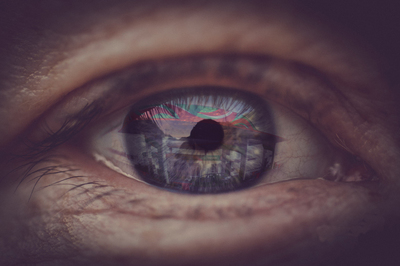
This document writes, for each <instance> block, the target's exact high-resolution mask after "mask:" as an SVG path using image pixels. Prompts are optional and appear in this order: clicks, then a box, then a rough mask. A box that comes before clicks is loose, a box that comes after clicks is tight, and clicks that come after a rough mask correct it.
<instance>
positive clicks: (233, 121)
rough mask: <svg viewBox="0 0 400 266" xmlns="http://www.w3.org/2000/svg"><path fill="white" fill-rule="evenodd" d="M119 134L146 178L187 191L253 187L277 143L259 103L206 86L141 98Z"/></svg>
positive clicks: (265, 107) (264, 108) (244, 95)
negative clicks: (123, 136) (122, 134)
mask: <svg viewBox="0 0 400 266" xmlns="http://www.w3.org/2000/svg"><path fill="white" fill-rule="evenodd" d="M121 132H122V133H125V134H124V135H125V146H126V150H127V151H128V158H129V159H130V161H131V163H132V166H133V167H134V168H135V170H136V172H137V173H138V175H139V176H140V177H141V178H142V179H143V180H144V181H145V182H147V183H150V184H153V185H155V186H158V187H162V188H166V189H171V190H174V191H181V192H189V193H220V192H228V191H234V190H238V189H242V188H246V187H249V186H253V185H255V184H256V183H257V182H258V181H259V180H260V178H261V176H262V175H263V173H264V172H265V171H267V170H268V169H270V168H271V166H272V161H273V156H274V149H275V144H276V142H277V141H278V138H277V137H276V136H275V135H274V123H273V121H272V117H271V113H270V110H269V108H268V105H267V104H266V103H265V102H264V101H262V100H260V99H259V98H257V97H256V96H254V95H251V94H248V93H244V92H240V91H237V90H234V89H229V88H223V87H211V86H210V87H208V86H203V87H191V88H180V89H176V90H173V91H170V92H168V93H161V94H158V95H156V96H152V97H150V98H147V99H144V100H141V101H140V103H137V104H134V105H133V106H132V107H131V108H130V111H129V113H128V114H127V115H126V117H125V119H124V123H123V126H122V129H121Z"/></svg>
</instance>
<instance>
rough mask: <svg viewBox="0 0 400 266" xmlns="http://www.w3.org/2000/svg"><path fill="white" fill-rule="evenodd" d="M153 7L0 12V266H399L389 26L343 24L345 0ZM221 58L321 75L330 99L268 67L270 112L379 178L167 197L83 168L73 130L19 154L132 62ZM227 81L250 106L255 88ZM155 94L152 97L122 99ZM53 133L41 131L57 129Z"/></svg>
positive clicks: (59, 5) (42, 4) (122, 4)
mask: <svg viewBox="0 0 400 266" xmlns="http://www.w3.org/2000/svg"><path fill="white" fill-rule="evenodd" d="M165 2H166V1H143V2H142V1H93V2H92V1H86V2H84V3H83V1H76V3H75V1H72V2H71V1H39V2H38V1H23V2H22V3H17V2H13V4H11V3H10V4H4V3H3V4H2V5H6V7H4V8H0V10H1V11H0V12H2V13H4V14H2V16H0V17H3V19H2V23H0V27H1V30H0V32H2V33H1V35H0V39H1V40H2V41H1V50H0V53H1V58H2V60H1V63H0V64H1V65H0V75H1V89H0V94H1V96H0V101H1V103H0V118H1V121H2V125H3V126H2V127H0V156H1V163H0V167H1V168H0V170H1V172H0V173H1V174H0V177H1V201H0V202H1V203H0V217H1V220H0V236H1V237H0V250H2V252H1V254H0V264H1V265H350V264H351V265H358V263H362V264H360V265H377V264H378V262H379V263H383V264H384V265H397V263H399V258H398V256H396V251H395V250H396V248H395V247H396V245H397V247H398V246H399V245H400V242H399V240H398V239H400V238H399V237H400V233H399V232H400V230H399V227H400V226H399V225H400V219H399V217H400V216H399V212H398V210H397V209H398V208H397V206H398V204H399V203H400V199H399V196H398V194H400V193H398V192H399V190H400V182H399V178H398V176H399V175H398V174H399V172H400V170H399V167H400V166H399V164H398V163H397V162H398V158H399V149H400V145H399V137H398V129H399V122H398V121H399V113H400V112H399V109H398V107H397V106H396V102H398V99H399V98H400V97H399V96H400V94H399V92H398V85H397V84H399V83H398V79H396V77H397V73H396V69H398V67H397V65H396V63H397V62H398V61H396V60H397V59H398V57H397V56H396V55H395V54H393V53H389V51H395V49H393V50H391V48H393V47H396V46H395V45H394V44H387V42H389V41H393V42H394V43H396V41H395V40H391V39H389V37H388V36H387V35H389V36H394V35H391V34H392V32H390V31H389V29H391V28H390V25H389V26H388V28H387V32H388V34H387V35H384V34H382V31H383V30H376V29H375V28H374V27H378V28H379V27H383V26H382V25H386V24H384V23H385V21H384V22H382V21H381V20H379V19H384V17H379V16H378V20H377V21H376V23H365V27H366V28H367V29H368V27H370V28H371V30H367V29H365V28H363V27H360V26H359V25H364V24H362V23H361V22H362V21H364V20H367V19H366V18H363V14H362V12H361V13H357V10H358V9H356V8H355V9H354V12H355V13H354V14H355V15H354V16H346V15H343V14H344V13H343V12H345V10H348V11H346V12H350V14H352V13H351V10H352V9H351V8H352V7H353V5H352V4H351V3H352V2H350V4H349V5H348V6H346V5H344V4H340V2H339V3H337V5H338V6H339V7H340V8H338V9H337V10H336V9H335V8H334V7H335V5H334V4H330V8H326V7H324V6H323V5H321V4H319V5H316V4H315V6H314V5H311V4H310V5H308V4H309V3H308V2H303V4H300V3H294V2H293V3H291V2H287V3H282V2H281V1H280V2H279V1H276V2H274V1H266V2H261V1H201V2H198V1H196V2H193V3H192V2H189V3H186V2H183V1H169V2H168V3H165ZM354 3H357V2H355V1H354ZM341 5H342V6H341ZM356 5H357V4H354V6H356ZM373 7H374V6H373ZM373 7H371V8H370V9H368V8H366V10H367V13H368V12H372V11H370V10H374V9H373ZM346 8H347V9H346ZM342 9H343V10H342ZM338 10H340V11H338ZM377 10H381V11H382V10H383V11H385V10H386V9H377ZM387 11H389V9H388V10H387ZM342 15H343V16H342ZM346 17H351V18H348V19H346ZM389 18H390V16H389ZM371 19H373V18H371V17H369V18H368V21H370V20H371ZM333 21H336V22H337V23H338V24H335V23H334V22H333ZM387 21H389V22H392V21H391V20H390V19H387ZM380 23H381V24H380ZM344 25H346V27H345V26H344ZM347 26H348V27H347ZM358 27H359V28H361V29H362V30H358V29H359V28H358ZM353 32H356V33H353ZM364 33H365V34H364ZM385 38H386V39H385ZM377 39H379V40H381V41H379V40H378V41H377ZM397 44H398V42H397ZM232 54H233V55H236V56H249V55H256V56H265V57H272V58H276V59H277V60H278V61H279V60H281V61H279V62H292V63H293V62H295V63H297V64H301V65H305V66H307V67H309V68H311V69H314V70H317V71H318V73H320V74H318V75H317V76H318V77H317V78H316V79H318V80H324V82H326V83H329V84H330V85H331V87H334V90H333V91H334V92H330V91H329V93H328V92H326V94H323V93H325V87H320V88H318V89H315V90H310V89H308V90H307V89H302V87H301V86H300V85H299V87H293V86H292V85H291V84H292V83H290V81H289V80H288V79H287V78H282V77H286V76H280V75H281V74H282V73H286V72H285V71H286V70H287V68H286V67H285V66H286V65H285V64H277V66H278V67H277V69H281V70H280V71H277V74H276V75H274V76H273V81H274V82H276V84H279V86H277V87H279V88H280V90H281V92H280V93H277V95H278V96H271V99H269V100H272V101H275V102H277V103H278V104H281V105H283V106H286V107H287V108H289V109H290V110H292V111H293V112H294V113H296V114H297V115H298V116H299V117H303V118H305V119H309V120H310V121H309V122H310V124H311V125H312V126H313V127H315V128H316V129H317V130H319V131H321V134H323V135H324V136H325V137H326V138H327V139H328V140H329V141H331V142H332V144H333V145H336V146H337V147H338V148H340V147H339V146H342V148H343V147H345V148H346V149H347V151H348V152H351V153H352V154H354V155H356V156H357V157H359V158H361V160H363V161H364V162H365V163H366V164H368V165H369V166H370V167H371V168H372V169H373V170H374V171H375V172H376V175H377V177H378V179H379V181H373V182H356V183H346V182H331V181H326V180H321V179H313V180H296V181H289V182H282V183H276V184H272V185H267V186H260V187H256V188H252V189H247V190H243V191H239V192H232V193H226V194H217V195H187V194H178V193H172V192H170V191H166V190H160V189H158V188H155V187H152V186H149V185H147V184H144V183H140V182H137V181H135V180H133V179H130V178H127V177H124V176H123V175H121V174H119V173H117V172H115V171H113V170H111V169H109V168H107V167H105V166H104V165H102V164H100V163H99V162H96V161H95V160H93V158H91V157H90V156H88V155H87V154H86V153H85V152H84V150H83V149H82V148H81V146H80V145H79V143H81V142H82V141H83V139H85V138H86V137H87V136H86V135H85V134H83V133H85V131H82V132H83V133H82V134H79V133H77V134H76V135H74V136H72V137H71V139H70V140H68V141H67V142H65V143H61V144H60V145H54V146H55V147H51V149H49V150H46V151H45V152H42V153H41V154H40V156H39V155H35V154H34V155H33V156H22V155H21V154H27V152H29V151H30V149H29V147H28V146H27V145H26V141H24V140H26V139H30V140H34V141H37V140H40V139H41V138H42V134H43V131H41V129H42V127H41V126H40V125H42V122H43V121H56V122H57V119H55V118H54V117H56V118H58V116H57V115H60V114H61V116H62V114H65V113H76V112H78V111H79V110H81V109H82V107H84V106H85V104H87V103H90V102H91V101H92V100H93V98H95V97H96V95H97V94H96V90H95V89H93V86H92V87H90V86H87V85H85V84H88V83H89V84H91V83H90V82H92V81H93V80H96V79H99V78H104V77H105V76H106V77H108V75H110V74H112V73H119V72H120V71H124V70H125V69H126V68H129V67H130V66H134V65H135V64H137V63H139V62H143V61H155V62H157V61H158V60H164V59H165V60H174V59H176V58H190V57H191V56H210V55H232ZM281 65H282V68H279V66H281ZM313 73H314V72H313ZM282 75H283V74H282ZM299 76H301V75H299ZM293 79H294V80H295V78H294V77H293ZM180 82H181V83H182V84H188V81H187V80H185V81H180ZM185 82H186V83H185ZM190 82H194V83H196V82H198V83H201V82H202V81H198V80H197V81H194V80H190ZM213 82H221V83H222V81H218V80H213ZM224 82H226V84H228V83H229V82H233V81H224ZM181 83H179V84H181ZM305 83H306V82H305ZM224 84H225V83H224ZM237 84H239V83H237ZM306 84H307V83H306ZM310 84H311V83H310ZM318 84H319V83H318ZM324 84H325V83H324ZM194 85H196V84H194ZM239 85H240V86H239ZM239 85H238V87H239V88H242V89H243V90H246V89H247V90H251V91H253V92H254V93H259V94H260V95H261V88H260V87H257V86H253V87H246V86H245V84H239ZM241 85H243V86H241ZM306 87H307V86H306ZM327 87H329V86H327ZM307 88H309V87H307ZM166 89H168V86H167V85H165V84H161V85H157V86H154V88H152V89H149V90H148V91H144V92H142V93H141V94H139V93H138V94H137V95H136V94H134V96H132V97H133V98H132V99H135V100H140V98H141V97H144V96H145V95H151V94H152V93H155V92H159V91H161V90H166ZM317 91H318V92H317ZM317 93H318V94H317ZM292 94H293V95H297V96H296V97H302V99H309V101H310V102H311V99H318V97H316V96H315V95H320V94H321V95H326V97H324V98H321V102H319V103H315V104H314V105H313V106H314V109H313V112H311V113H308V112H307V110H304V105H297V106H296V105H294V104H291V103H290V102H287V100H288V99H289V98H290V95H292ZM279 95H285V96H286V97H283V96H279ZM338 95H340V96H338ZM134 97H136V98H134ZM272 97H275V98H272ZM332 99H341V101H338V102H337V103H336V102H335V100H332ZM328 100H330V102H329V104H330V105H329V106H332V109H331V110H329V111H326V110H325V109H324V107H325V106H328V104H327V103H328ZM292 103H293V102H292ZM57 108H58V109H57ZM115 108H117V107H115ZM324 111H326V112H324ZM322 114H323V115H322ZM61 121H62V120H61ZM56 122H54V124H53V123H52V122H49V126H50V127H52V126H54V128H52V129H53V130H57V125H59V124H57V123H56ZM58 122H59V121H58ZM93 123H94V122H93ZM91 125H92V124H91V123H89V122H88V123H87V125H85V129H86V128H90V127H91ZM338 136H340V140H342V141H341V142H340V144H341V145H340V144H338V138H339V137H338ZM14 154H18V155H19V156H17V157H15V156H14ZM35 160H39V161H40V162H38V163H33V161H35ZM22 166H24V167H22ZM29 166H33V168H32V169H30V168H29ZM39 176H40V177H41V178H36V179H35V177H39ZM24 177H25V179H24V181H22V182H21V179H23V178H24ZM72 177H73V178H72ZM36 181H38V182H37V184H36ZM18 184H20V185H18ZM17 187H18V188H17ZM16 188H17V189H16ZM33 188H35V189H33ZM71 188H74V189H71ZM32 191H34V192H33V193H32ZM31 193H32V194H31Z"/></svg>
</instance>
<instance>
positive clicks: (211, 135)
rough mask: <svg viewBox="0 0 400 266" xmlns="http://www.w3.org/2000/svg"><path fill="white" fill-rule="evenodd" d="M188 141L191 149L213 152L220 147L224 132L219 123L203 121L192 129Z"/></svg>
mask: <svg viewBox="0 0 400 266" xmlns="http://www.w3.org/2000/svg"><path fill="white" fill-rule="evenodd" d="M188 139H189V143H190V145H191V147H192V149H202V150H204V151H205V152H208V151H213V150H216V149H218V148H219V147H220V146H221V145H222V142H223V139H224V130H223V128H222V126H221V124H220V123H218V122H216V121H214V120H211V119H204V120H201V121H200V122H198V123H197V124H196V125H195V126H194V127H193V129H192V131H191V132H190V136H189V138H188Z"/></svg>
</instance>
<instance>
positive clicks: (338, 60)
mask: <svg viewBox="0 0 400 266" xmlns="http://www.w3.org/2000/svg"><path fill="white" fill-rule="evenodd" d="M210 3H211V2H210ZM246 6H247V5H242V6H241V5H237V6H235V5H234V4H232V6H230V8H225V9H221V7H218V5H217V4H215V5H213V4H209V5H206V6H205V7H204V8H198V9H190V8H189V9H188V10H189V11H190V12H189V13H187V14H185V16H177V17H174V20H173V21H171V20H170V18H171V15H173V14H174V12H173V11H174V10H173V9H174V8H172V9H171V8H170V9H169V11H168V12H164V13H163V11H156V12H159V13H157V16H158V17H157V18H158V20H156V21H152V20H151V17H148V18H147V22H146V21H145V23H144V25H147V28H146V29H145V31H140V30H138V29H140V27H141V26H143V21H142V20H138V21H136V22H135V21H133V22H129V23H125V26H126V27H125V28H122V29H116V28H112V27H111V30H114V32H107V29H109V27H107V23H110V22H111V23H114V24H115V23H116V22H118V20H115V18H112V19H106V17H105V19H104V21H101V22H100V21H97V22H96V23H97V24H98V25H92V26H93V27H94V29H95V30H93V28H92V27H88V30H87V31H86V32H84V34H83V36H86V37H87V38H86V37H84V38H80V37H79V36H75V37H74V38H71V40H72V42H74V43H75V44H74V45H75V47H74V45H73V46H71V47H70V48H69V50H68V51H65V53H63V56H66V57H65V58H63V59H60V58H59V57H58V55H59V53H56V50H57V49H60V47H69V44H68V40H69V39H68V38H65V37H66V36H61V37H63V38H61V39H57V38H58V37H60V35H59V34H56V31H55V29H52V30H50V32H51V31H53V32H54V36H55V39H54V40H52V42H53V43H55V44H56V45H54V47H53V48H49V47H47V48H45V49H47V50H45V51H42V52H43V54H46V57H47V58H46V62H52V65H46V64H47V63H46V62H43V61H41V60H38V62H41V64H42V65H41V66H40V67H41V69H49V72H48V73H46V74H45V76H40V75H39V76H36V75H30V76H29V75H27V76H29V77H30V79H29V80H28V81H27V82H26V83H25V84H22V85H21V84H20V85H19V86H13V92H12V93H11V95H14V94H17V93H19V94H20V95H21V97H19V98H18V99H15V98H12V97H9V99H7V104H5V105H4V107H3V108H5V109H7V111H8V114H10V113H13V112H16V111H15V106H20V104H21V102H25V103H28V104H29V107H28V108H29V109H30V113H29V114H27V115H26V116H23V119H26V120H28V118H29V119H30V120H33V118H34V117H33V115H34V114H35V115H39V114H40V113H41V112H42V111H43V110H44V109H43V108H45V107H46V106H49V105H51V104H53V103H54V102H56V101H57V100H58V99H59V98H60V97H62V96H63V95H65V94H66V93H67V91H71V90H73V89H76V88H79V87H80V86H81V85H83V84H84V83H86V82H87V81H88V80H90V79H92V78H94V77H98V76H101V75H103V74H105V73H108V72H110V71H114V70H115V69H118V68H123V67H124V66H127V65H128V64H132V63H134V62H135V61H138V60H142V59H150V58H154V57H174V56H176V55H177V54H181V53H184V54H188V53H209V52H211V53H215V52H217V51H220V52H232V53H233V52H235V53H246V52H251V53H260V54H268V53H271V54H274V53H275V54H277V55H279V53H281V55H282V53H286V52H285V51H279V49H280V48H281V47H287V48H286V50H288V51H292V53H293V55H287V54H284V55H285V56H286V57H291V56H294V55H296V54H297V56H300V57H299V58H297V59H296V58H295V60H298V61H304V60H306V59H307V57H312V58H313V59H310V58H308V60H314V61H315V60H316V59H318V58H321V59H324V60H325V61H326V60H328V61H332V60H333V61H332V62H333V63H334V64H331V66H332V69H333V70H332V71H334V72H335V71H336V72H338V71H339V72H340V71H342V72H343V70H345V69H349V70H351V71H353V70H354V71H355V73H354V72H352V73H351V75H350V74H349V73H346V74H347V75H346V76H347V77H349V76H350V77H353V76H357V77H360V76H363V77H364V76H365V79H363V78H359V80H361V81H362V82H363V83H367V84H370V85H371V84H372V83H375V82H371V81H370V80H368V78H369V76H370V75H364V74H363V73H364V72H365V71H363V68H364V67H367V68H368V69H369V66H370V65H371V64H366V63H365V62H364V59H363V58H358V57H357V56H353V54H352V53H350V54H349V51H347V52H346V51H340V49H341V47H336V46H335V45H333V44H332V45H331V44H330V42H331V41H332V40H330V38H328V37H329V36H327V35H326V34H323V35H322V37H323V38H322V40H321V36H319V35H318V32H319V31H318V30H315V31H313V29H312V28H307V27H306V26H307V23H306V22H305V21H302V20H301V18H300V17H296V18H291V20H292V22H293V23H292V24H293V25H296V28H295V29H293V28H290V27H288V24H287V23H285V21H284V20H285V19H287V17H288V16H289V17H290V16H292V15H293V14H289V15H288V14H284V12H283V13H282V12H281V13H282V15H285V16H286V17H285V18H284V19H283V17H282V18H280V16H279V15H281V14H278V15H277V14H275V15H274V12H273V11H274V10H273V9H272V11H271V10H269V11H268V9H267V10H266V11H268V14H269V15H270V16H269V17H268V20H265V19H264V18H263V17H261V16H253V15H252V14H251V13H250V11H251V10H252V9H251V8H246V9H245V10H246V12H248V13H246V12H244V14H241V13H240V11H241V10H240V8H242V7H246ZM179 8H180V9H179ZM218 8H219V9H218ZM177 9H179V10H180V11H179V12H178V14H183V11H185V8H181V7H179V6H178V8H177ZM253 9H255V8H253ZM171 10H172V11H171ZM215 11H218V12H215ZM229 12H230V13H229ZM261 13H262V12H261ZM230 14H235V15H236V17H235V20H232V21H231V22H232V23H230V24H229V27H227V25H225V24H223V25H222V22H223V21H225V22H226V19H227V17H229V16H230ZM217 15H218V16H217ZM98 16H99V17H101V15H100V14H98ZM224 16H225V20H223V19H222V20H221V19H220V18H221V17H224ZM293 16H294V15H293ZM202 17H206V18H207V23H208V24H207V25H208V27H209V28H210V27H211V26H212V27H211V28H212V29H213V30H212V31H209V30H205V29H204V28H202V27H203V26H204V25H201V24H200V25H199V23H197V22H199V19H201V18H202ZM294 17H295V16H294ZM80 19H82V18H80ZM282 20H283V21H282ZM77 21H79V19H77ZM101 23H104V24H101ZM146 23H147V24H146ZM235 23H236V24H235ZM243 23H244V24H246V26H245V27H243V25H242V24H243ZM178 25H179V27H183V28H180V29H179V30H177V28H176V27H177V26H178ZM299 25H300V26H299ZM204 27H205V26H204ZM206 28H207V27H206ZM305 28H306V29H307V32H306V34H303V33H302V32H300V31H296V29H297V30H301V29H305ZM50 29H51V28H50ZM99 29H100V30H101V31H102V32H101V33H100V34H99V32H98V30H99ZM193 29H198V32H195V33H194V32H193ZM228 29H229V30H228ZM249 29H251V30H249ZM91 30H92V31H91ZM196 31H197V30H196ZM111 33H112V35H111V36H112V37H111V38H110V35H109V34H111ZM166 33H169V34H172V37H171V36H166V35H165V34H166ZM173 33H174V34H173ZM50 36H51V37H53V35H50ZM163 36H164V37H163ZM167 37H168V38H167ZM44 38H48V34H47V35H44ZM160 38H161V40H162V42H160ZM280 39H282V40H284V42H285V46H282V45H281V43H280V42H281V41H282V40H280ZM138 40H139V41H138ZM210 40H212V41H213V42H217V43H218V44H216V45H215V44H213V43H212V42H211V41H210ZM275 40H277V41H275ZM32 41H35V40H32ZM37 41H39V42H41V43H45V42H46V40H37ZM296 41H297V42H298V41H301V43H302V49H301V50H299V51H297V50H296V49H294V48H295V46H293V45H295V44H294V43H293V42H296ZM61 42H62V45H61ZM82 42H87V43H85V44H84V43H82ZM57 43H58V44H57ZM159 43H162V44H163V47H162V48H163V50H162V51H157V49H156V48H157V45H158V44H159ZM290 43H292V46H291V45H290ZM149 45H150V46H149ZM152 45H153V46H152ZM57 46H59V47H57ZM307 47H308V48H307ZM305 48H306V49H305ZM277 49H278V50H277ZM274 50H275V51H274ZM312 51H316V52H317V54H323V55H324V56H323V57H322V56H318V55H315V54H314V55H313V56H312V54H313V53H314V52H312ZM350 51H354V49H350ZM33 52H34V51H32V53H33ZM310 52H312V53H310ZM327 55H329V56H327ZM349 58H350V59H351V60H350V59H349ZM346 60H347V61H348V60H350V61H349V63H350V65H349V66H348V67H347V68H346V64H347V63H346ZM306 61H307V60H306ZM53 62H56V63H53ZM104 62H107V64H105V63H104ZM306 63H307V62H306ZM314 63H316V62H314ZM318 64H319V65H321V62H320V63H317V65H318ZM323 65H325V66H327V63H326V62H325V63H323ZM354 65H357V66H358V67H355V68H354V67H353V66H354ZM361 66H362V67H361ZM31 67H33V66H31ZM359 68H360V69H359ZM33 69H35V67H33ZM328 72H329V71H328ZM367 72H368V73H371V71H367ZM83 73H84V75H82V74H83ZM10 84H12V82H11V83H10ZM371 86H372V85H371ZM31 91H34V92H35V93H34V94H32V93H31ZM33 96H35V97H33ZM38 99H40V100H38ZM39 108H40V109H39ZM34 110H36V112H34ZM7 119H8V118H7V117H4V118H3V120H4V121H6V120H7ZM6 123H7V121H6ZM12 127H13V128H9V132H7V133H6V132H1V134H2V135H3V138H2V140H3V141H4V142H3V143H7V142H8V141H9V140H10V137H11V136H12V135H16V134H17V131H18V130H21V129H22V128H23V125H19V124H18V125H17V124H16V123H14V124H12ZM12 131H14V132H12ZM7 134H8V135H7ZM1 144H2V143H0V145H1Z"/></svg>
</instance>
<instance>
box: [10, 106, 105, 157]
mask: <svg viewBox="0 0 400 266" xmlns="http://www.w3.org/2000/svg"><path fill="white" fill-rule="evenodd" d="M102 112H103V105H102V104H101V103H99V102H98V101H95V102H93V103H91V104H87V105H86V106H84V107H83V108H82V109H81V110H80V111H79V112H78V113H77V114H75V115H73V116H71V117H67V118H66V119H65V121H64V122H63V124H62V126H61V127H60V128H59V129H58V130H57V131H55V132H53V131H51V129H49V127H48V126H47V125H46V124H44V126H43V128H42V130H43V132H45V134H46V135H47V137H46V138H45V139H43V140H40V141H37V142H33V141H30V140H29V139H23V137H24V136H22V138H21V139H20V141H21V143H22V144H23V145H24V146H25V149H24V152H23V153H21V154H14V157H17V158H24V159H33V158H37V157H40V156H41V155H43V154H46V153H47V152H49V151H51V150H53V149H54V148H56V147H58V146H60V145H61V144H63V143H65V142H67V141H68V140H70V139H72V138H73V137H74V136H75V135H77V134H78V133H79V132H81V131H82V130H83V129H84V128H85V126H86V125H87V124H89V123H90V122H91V121H92V120H94V119H95V118H97V117H98V116H99V115H100V114H101V113H102Z"/></svg>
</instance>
